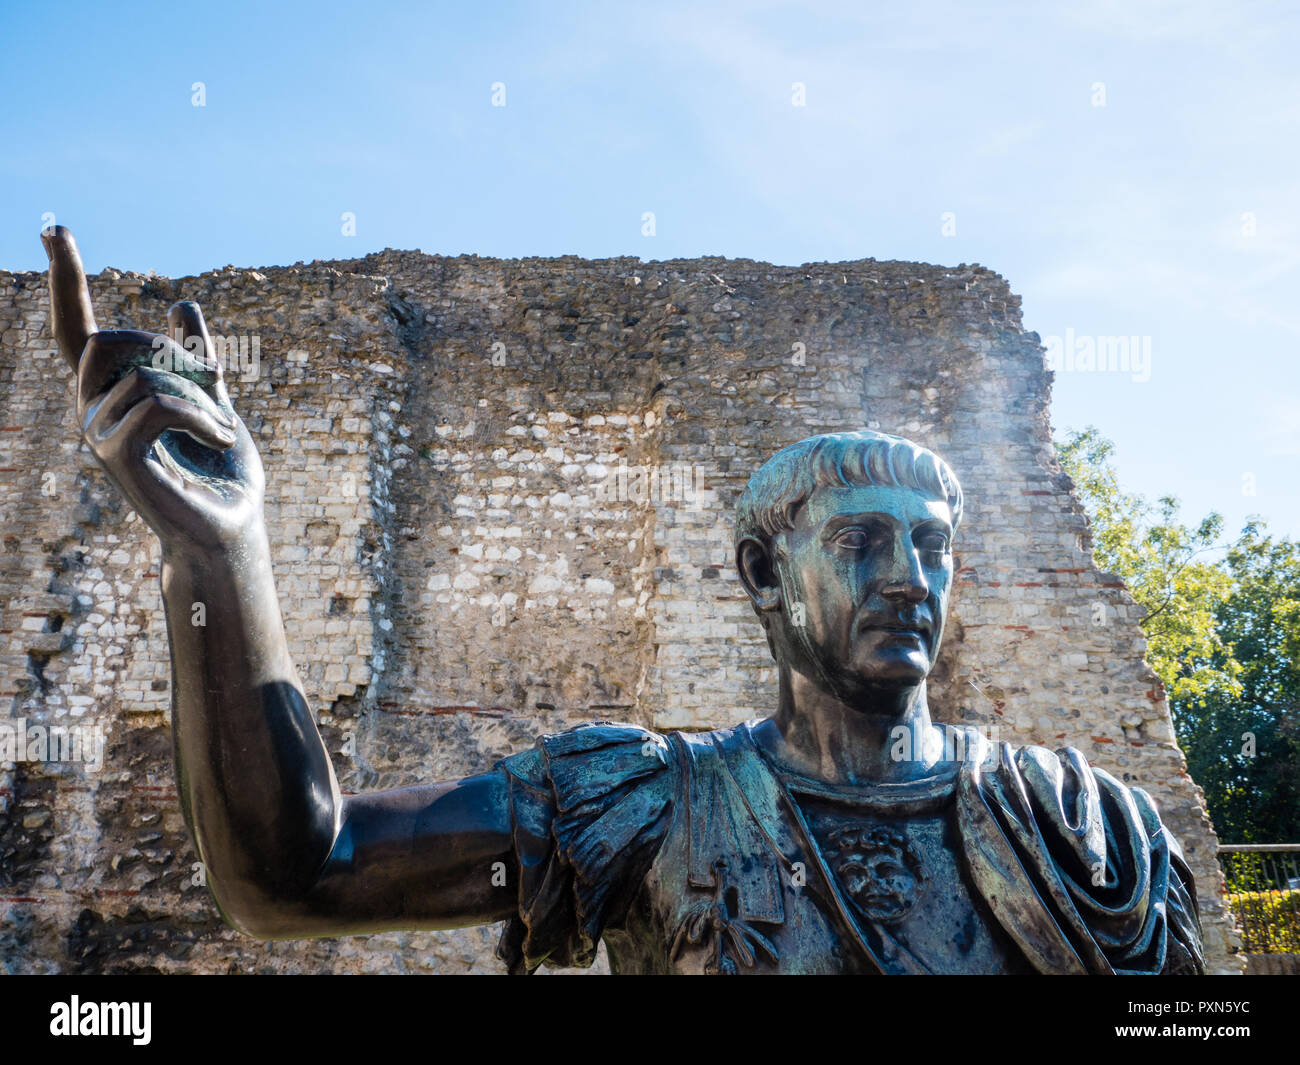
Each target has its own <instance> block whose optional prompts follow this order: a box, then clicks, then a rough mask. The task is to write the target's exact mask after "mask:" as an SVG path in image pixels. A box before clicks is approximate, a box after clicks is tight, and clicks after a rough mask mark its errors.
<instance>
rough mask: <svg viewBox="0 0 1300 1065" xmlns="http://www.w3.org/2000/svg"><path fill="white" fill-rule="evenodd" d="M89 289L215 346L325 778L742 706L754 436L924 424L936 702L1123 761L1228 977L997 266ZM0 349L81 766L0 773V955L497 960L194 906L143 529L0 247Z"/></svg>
mask: <svg viewBox="0 0 1300 1065" xmlns="http://www.w3.org/2000/svg"><path fill="white" fill-rule="evenodd" d="M91 288H92V292H93V296H94V301H95V306H96V309H97V312H98V315H99V322H100V325H101V327H104V328H128V327H129V328H142V329H150V330H158V329H162V328H165V321H166V312H167V307H168V306H169V305H170V304H171V303H172V302H173V301H174V300H176V299H181V298H186V299H197V300H199V301H200V303H201V304H202V305H203V307H204V310H205V313H206V315H207V319H208V322H209V326H210V328H211V330H212V332H213V333H214V334H216V335H218V336H220V337H224V338H225V339H226V340H227V341H229V342H230V343H231V345H232V346H233V352H234V353H233V354H228V356H227V357H228V372H227V378H228V380H229V382H230V391H231V394H232V396H233V398H234V401H235V404H236V406H237V408H238V409H239V411H240V413H241V414H242V416H243V418H244V419H245V421H246V422H247V424H248V426H249V428H250V431H251V432H252V433H253V435H254V438H255V439H256V440H257V442H258V445H259V447H260V449H261V452H262V455H263V458H264V461H265V464H266V468H267V476H268V489H267V511H268V520H269V526H270V529H271V537H272V544H273V550H274V552H275V557H276V573H277V579H278V590H279V595H280V601H281V604H282V606H283V609H284V612H285V615H286V625H287V628H288V631H289V633H290V639H291V647H292V651H293V654H294V656H295V659H296V661H297V663H298V668H299V672H300V675H301V677H302V680H303V683H304V685H305V687H306V690H307V692H308V694H309V697H310V698H311V700H312V702H313V704H314V706H315V707H316V709H317V711H318V714H319V720H320V722H321V726H322V732H323V734H324V736H325V738H326V742H327V743H328V745H329V747H330V750H331V752H332V754H333V757H334V761H335V766H336V768H337V770H338V773H339V777H340V781H341V783H342V786H343V787H344V789H345V790H350V791H359V790H365V789H371V788H386V787H393V786H398V785H403V784H409V783H414V782H417V781H428V780H431V779H435V778H447V777H455V776H459V775H464V774H467V773H470V772H474V771H478V770H482V769H484V768H487V767H489V766H490V765H491V764H492V763H493V762H495V761H496V760H497V759H499V758H501V757H504V756H505V755H508V754H510V753H512V752H514V751H517V750H520V749H522V748H524V747H525V746H527V745H529V744H530V743H531V742H532V740H533V738H534V737H535V736H536V735H537V734H539V733H540V732H543V731H556V730H559V729H562V728H565V727H568V726H570V725H573V724H576V723H579V722H582V721H588V720H592V719H598V718H606V719H624V720H631V721H635V722H638V723H641V724H645V725H648V726H653V727H657V728H660V729H672V728H684V729H701V728H712V727H717V726H721V725H726V724H731V723H734V722H736V721H739V720H743V719H745V718H749V717H756V716H762V715H763V714H765V713H767V712H769V711H770V710H771V709H772V707H773V704H774V695H775V691H774V682H775V670H774V668H773V666H772V664H771V661H770V659H769V657H768V654H767V649H766V646H765V643H764V640H763V638H762V633H761V629H760V628H759V626H758V624H757V622H756V621H755V619H754V618H753V615H752V612H751V611H750V608H749V606H748V604H747V602H746V600H745V598H744V596H743V594H742V592H741V589H740V586H739V583H738V581H737V578H736V574H735V569H734V566H733V565H732V564H731V521H732V508H733V504H734V501H735V499H736V496H737V494H738V492H739V491H740V489H741V488H742V487H743V485H744V483H745V481H746V479H747V478H748V476H749V474H750V473H752V472H753V470H755V469H756V468H757V467H758V466H759V465H760V464H761V463H762V462H763V461H764V460H765V459H766V458H767V457H768V456H770V455H771V454H772V453H773V452H775V451H776V450H777V449H778V448H780V447H781V446H783V445H785V444H788V443H791V442H793V441H795V440H798V439H801V438H802V437H804V436H807V435H809V434H811V433H814V432H819V431H825V430H836V429H846V428H858V427H862V426H868V427H872V428H879V429H881V430H884V431H888V432H896V433H902V434H904V435H908V436H911V437H913V438H914V439H916V440H918V441H920V442H923V443H925V444H927V445H929V446H931V447H933V448H934V449H936V450H937V451H938V452H939V453H940V454H942V455H944V456H945V457H946V458H947V459H948V460H949V461H950V462H951V464H952V465H953V467H954V468H955V469H956V470H957V472H958V475H959V476H960V477H961V479H962V482H963V486H964V488H965V491H966V495H967V500H968V509H967V516H966V518H965V520H964V523H963V527H962V529H961V530H960V531H959V534H958V541H957V545H956V550H957V556H958V557H957V566H958V569H959V573H958V577H957V584H956V588H955V591H954V596H953V604H952V617H951V620H950V623H949V627H948V634H947V636H946V643H945V647H944V651H943V654H942V657H941V661H940V664H939V666H938V667H937V669H936V675H935V679H934V681H933V682H932V692H933V699H932V702H933V705H934V706H935V708H936V713H937V716H938V717H940V718H941V719H944V720H950V721H959V720H960V721H971V722H975V723H979V724H983V725H985V726H987V727H988V728H990V729H991V730H997V732H998V734H999V738H1002V739H1007V740H1011V741H1014V742H1035V743H1043V744H1046V745H1048V746H1052V747H1056V746H1061V745H1065V744H1071V745H1074V746H1077V747H1079V748H1080V749H1081V750H1083V751H1084V752H1085V754H1086V755H1087V756H1088V757H1089V758H1090V759H1091V760H1093V761H1094V762H1095V763H1096V764H1098V765H1101V766H1103V767H1105V768H1107V769H1109V770H1111V771H1112V772H1114V773H1116V774H1117V775H1118V776H1120V777H1121V778H1122V779H1124V780H1126V781H1131V782H1135V783H1141V784H1142V785H1143V786H1144V787H1146V788H1147V789H1148V790H1149V791H1150V792H1151V793H1152V794H1153V796H1154V798H1155V799H1156V802H1157V803H1158V805H1159V807H1160V809H1161V811H1162V813H1163V815H1164V817H1165V819H1166V821H1167V823H1168V824H1169V825H1170V826H1171V827H1172V828H1173V830H1174V832H1175V833H1176V835H1177V836H1178V837H1179V839H1180V840H1181V841H1182V844H1183V847H1184V849H1185V851H1186V852H1187V856H1188V859H1189V862H1190V864H1191V866H1192V869H1193V871H1194V873H1195V875H1196V879H1197V884H1198V887H1199V890H1200V894H1201V905H1202V915H1203V920H1204V923H1205V931H1206V937H1207V948H1208V952H1209V955H1210V960H1211V964H1212V966H1213V967H1214V968H1216V969H1219V970H1224V971H1237V970H1239V969H1240V967H1241V964H1242V961H1241V959H1240V957H1239V956H1238V955H1236V954H1235V950H1236V940H1235V933H1233V932H1232V931H1231V929H1230V926H1229V925H1228V923H1227V922H1226V921H1225V917H1224V908H1223V897H1222V880H1221V878H1220V876H1219V872H1218V868H1217V863H1216V862H1215V858H1214V853H1215V846H1216V842H1215V838H1214V835H1213V832H1212V829H1211V827H1210V824H1209V822H1208V820H1207V818H1206V816H1205V812H1204V807H1203V802H1202V797H1201V794H1200V792H1199V789H1197V788H1196V787H1195V785H1194V784H1193V782H1192V781H1191V780H1190V779H1189V778H1188V776H1187V774H1186V769H1185V764H1184V760H1183V757H1182V755H1181V753H1180V752H1179V750H1178V748H1177V746H1176V745H1175V742H1174V738H1173V734H1172V730H1171V727H1170V722H1169V716H1168V710H1167V706H1166V703H1165V701H1164V699H1163V696H1162V694H1161V692H1160V690H1159V686H1158V684H1157V682H1156V680H1155V677H1154V675H1153V674H1152V672H1151V671H1150V669H1149V668H1148V667H1147V666H1146V664H1145V663H1144V662H1143V659H1142V653H1143V648H1144V645H1145V641H1144V639H1143V636H1142V634H1141V632H1140V630H1139V628H1138V624H1137V617H1138V610H1137V608H1136V607H1135V605H1134V604H1133V602H1132V600H1131V598H1130V597H1129V596H1128V594H1127V592H1126V591H1125V590H1124V589H1123V587H1122V586H1121V585H1120V583H1119V581H1118V580H1117V579H1115V578H1113V577H1111V576H1108V575H1105V574H1101V573H1098V572H1097V571H1096V569H1095V568H1094V566H1093V565H1092V562H1091V558H1090V554H1089V543H1088V533H1087V528H1086V521H1085V519H1084V516H1083V514H1082V512H1081V510H1080V508H1079V505H1078V503H1077V501H1076V500H1075V498H1074V496H1073V495H1072V494H1071V492H1070V485H1069V483H1068V480H1067V479H1066V478H1065V477H1064V476H1063V475H1062V474H1061V473H1060V470H1059V467H1057V465H1056V464H1055V462H1054V459H1053V457H1052V450H1051V443H1050V438H1049V428H1048V396H1049V387H1050V376H1051V375H1050V374H1049V373H1048V372H1047V371H1046V370H1045V369H1044V365H1043V357H1042V350H1041V349H1040V347H1039V344H1038V338H1037V337H1036V336H1035V335H1034V334H1027V333H1025V332H1023V330H1022V326H1021V321H1020V309H1019V300H1018V299H1017V298H1016V297H1015V296H1013V295H1012V294H1011V293H1010V291H1009V290H1008V287H1007V285H1006V283H1005V282H1004V281H1003V280H1002V279H1001V278H1000V277H998V276H997V275H996V274H993V273H991V272H990V271H988V270H985V269H983V268H981V267H977V266H961V267H957V268H951V269H949V268H942V267H935V266H928V265H923V264H915V263H898V262H875V261H872V260H867V261H862V262H852V263H835V264H814V265H808V266H803V267H797V268H787V267H774V266H769V265H766V264H762V263H755V262H749V261H732V260H726V259H695V260H685V261H678V262H649V263H647V262H641V261H640V260H638V259H610V260H603V261H596V262H593V261H587V260H580V259H574V258H562V259H526V260H504V261H503V260H491V259H480V258H477V257H472V256H471V257H460V258H455V259H447V258H439V257H436V256H427V255H422V254H416V253H403V252H388V251H386V252H383V253H381V254H378V255H372V256H369V257H367V258H365V259H360V260H356V261H350V262H335V263H313V264H311V265H307V266H303V265H299V266H295V267H290V268H276V269H268V270H262V271H252V270H235V269H233V268H227V269H225V270H221V271H216V272H212V273H208V274H204V275H202V276H200V277H196V278H183V279H180V280H175V281H173V280H169V279H166V278H157V277H143V276H141V275H138V274H131V273H126V274H123V273H119V272H117V271H115V270H108V271H105V272H104V273H102V274H100V275H99V276H97V277H95V278H93V279H92V281H91ZM0 345H2V348H3V355H2V357H0V519H2V521H3V536H4V541H3V548H2V550H0V607H2V608H3V615H2V616H0V698H3V699H4V701H5V703H6V704H7V707H8V712H9V715H10V717H11V718H15V719H24V721H25V724H26V725H27V726H29V727H35V728H44V729H52V728H54V727H58V728H60V729H62V730H64V732H65V733H66V732H67V731H68V730H70V729H72V728H73V727H74V726H75V728H76V729H80V730H81V731H80V732H79V733H77V735H78V736H79V737H81V738H82V739H83V740H85V741H86V742H87V744H88V745H89V747H92V748H93V742H91V741H92V739H93V737H96V736H98V737H101V738H103V740H104V751H103V757H102V761H100V762H99V763H98V764H96V762H95V761H94V760H93V759H92V760H90V761H87V760H86V759H85V757H84V753H85V752H84V751H83V757H82V760H80V761H78V760H76V759H75V758H74V759H69V758H65V759H63V760H54V759H50V760H44V761H19V762H15V763H6V764H5V765H4V766H3V767H2V768H0V914H2V915H3V920H2V921H0V961H2V962H3V966H4V968H6V969H8V970H11V971H74V972H79V971H91V972H101V971H125V970H139V969H157V970H163V971H202V972H214V971H217V972H221V971H330V972H353V971H384V972H394V971H396V972H417V971H439V972H452V971H497V970H499V964H498V963H497V962H496V961H495V959H494V958H493V956H492V947H493V945H494V941H495V936H496V931H495V930H493V929H474V930H465V931H458V932H453V933H445V934H443V933H438V934H434V933H419V934H416V933H412V934H400V935H399V934H385V935H376V936H370V937H356V938H348V939H341V940H319V941H312V942H303V943H275V944H264V943H259V942H256V941H253V940H250V939H247V938H244V937H242V936H240V935H238V934H236V933H235V932H233V931H231V930H229V929H227V928H226V927H225V926H224V925H223V924H222V922H221V921H220V918H219V917H218V915H217V912H216V908H215V906H214V904H213V902H212V900H211V897H210V896H209V895H208V893H207V891H206V888H205V887H204V886H203V884H202V871H201V867H199V866H198V865H197V857H196V855H195V853H194V850H193V847H192V845H191V843H190V841H189V839H188V836H187V834H186V831H185V827H184V824H183V822H182V818H181V813H180V809H179V805H178V802H177V796H176V790H175V783H174V780H173V778H172V768H171V757H170V756H171V737H170V731H169V727H168V717H169V701H170V691H169V686H170V677H169V667H168V664H167V653H166V641H165V633H164V625H163V616H162V610H161V602H160V595H159V589H158V578H157V567H158V555H159V552H158V547H157V544H156V543H155V541H154V540H153V538H152V536H151V535H149V534H148V532H147V530H146V529H145V528H144V527H143V526H142V524H141V523H140V521H139V520H138V519H137V518H136V517H135V516H134V514H133V513H132V512H131V511H130V509H129V508H128V507H126V506H125V505H124V504H123V503H122V502H121V501H120V499H119V498H118V496H117V494H116V492H115V491H114V490H113V489H112V487H111V486H110V485H109V484H108V482H107V480H106V478H105V476H104V474H103V473H102V472H101V471H100V470H99V468H98V467H97V465H96V464H95V462H94V460H93V459H92V458H91V456H90V454H89V452H88V451H87V450H86V448H85V447H84V446H82V445H81V444H80V443H79V440H78V434H77V430H76V427H75V424H74V419H73V415H72V388H71V378H70V373H69V371H68V370H67V368H66V367H65V365H64V364H63V362H62V360H61V359H60V358H59V357H58V355H57V354H56V353H55V352H54V350H53V343H52V341H51V338H50V334H49V330H48V319H47V293H46V287H45V280H44V277H43V276H42V275H39V274H33V273H27V274H12V273H5V272H0ZM241 345H242V351H241ZM212 637H213V638H214V639H220V638H221V634H220V632H219V631H214V632H213V634H212ZM65 753H66V752H65Z"/></svg>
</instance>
